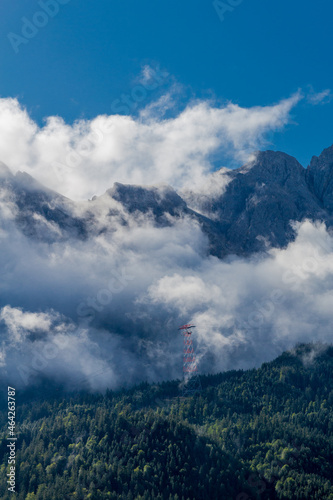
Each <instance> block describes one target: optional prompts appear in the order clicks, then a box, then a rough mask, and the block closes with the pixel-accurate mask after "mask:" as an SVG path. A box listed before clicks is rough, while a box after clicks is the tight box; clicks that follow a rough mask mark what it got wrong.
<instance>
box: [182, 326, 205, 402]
mask: <svg viewBox="0 0 333 500" xmlns="http://www.w3.org/2000/svg"><path fill="white" fill-rule="evenodd" d="M192 328H195V326H194V325H184V326H181V327H179V328H178V330H181V331H182V334H183V337H184V354H183V356H184V357H183V390H182V393H183V397H187V396H192V395H193V394H195V393H197V392H200V391H201V389H202V388H201V381H200V377H199V375H198V362H197V359H196V356H195V352H194V347H193V340H192Z"/></svg>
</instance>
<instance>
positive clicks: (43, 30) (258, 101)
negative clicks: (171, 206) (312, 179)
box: [0, 0, 333, 165]
mask: <svg viewBox="0 0 333 500" xmlns="http://www.w3.org/2000/svg"><path fill="white" fill-rule="evenodd" d="M53 1H57V0H53ZM61 3H62V4H61V5H60V0H59V2H58V1H57V5H58V7H59V12H58V13H57V14H56V15H55V16H54V17H53V18H51V17H49V18H48V19H47V24H46V25H45V26H44V27H40V28H38V30H37V32H36V34H35V35H34V36H32V37H31V39H29V40H28V43H22V44H20V45H19V46H17V49H18V53H15V51H14V48H13V41H12V42H11V41H10V40H9V38H8V33H14V34H16V35H20V36H21V35H22V28H23V26H24V21H22V18H23V17H25V18H26V19H28V20H29V21H31V20H33V18H34V15H35V14H36V12H38V11H40V10H41V7H40V5H39V3H38V2H35V1H31V0H12V2H10V3H6V4H4V3H2V4H1V6H0V15H1V25H2V30H1V37H0V57H1V59H0V63H1V69H2V71H1V78H0V96H1V97H17V98H18V100H19V101H20V103H21V104H22V105H24V106H25V107H26V108H27V110H28V112H29V114H30V116H31V117H32V118H33V119H34V120H36V121H37V122H38V123H40V124H42V123H43V118H44V117H47V116H51V115H59V116H62V117H63V118H64V119H65V121H66V122H68V123H72V122H73V121H74V120H76V119H78V118H87V119H92V118H94V117H95V116H96V115H99V114H104V113H106V114H109V113H112V104H113V103H114V102H115V100H116V99H119V98H120V96H121V95H123V94H125V95H128V94H130V93H131V91H132V89H133V86H135V85H136V84H137V81H138V77H139V75H140V72H141V70H142V68H143V67H144V66H145V65H150V66H153V67H155V66H156V65H159V66H160V67H161V68H163V70H165V71H167V72H168V73H169V75H170V79H169V80H168V81H166V82H165V85H164V86H163V85H162V86H161V87H160V88H159V89H158V90H156V91H151V92H150V93H149V95H148V96H147V98H146V100H145V104H147V99H149V100H154V99H155V98H157V97H159V96H160V94H161V93H162V92H163V91H164V90H165V91H166V89H167V87H168V86H169V85H171V84H172V83H174V82H177V84H178V86H179V87H178V88H181V92H180V93H179V95H178V105H179V106H180V107H182V106H185V105H186V103H187V102H188V101H189V100H190V99H193V98H197V99H206V98H214V99H216V102H217V103H220V104H221V105H223V104H224V103H225V102H228V101H231V102H233V103H235V104H239V105H240V106H242V107H252V106H266V105H271V104H275V103H277V102H279V101H280V100H281V99H284V98H288V97H289V96H290V95H292V94H294V93H295V92H296V91H297V90H298V89H302V91H303V93H305V94H306V95H309V94H311V93H312V92H315V93H320V92H322V91H324V90H326V89H331V88H333V83H332V76H333V69H332V64H331V58H332V46H333V44H332V38H333V30H332V28H331V21H332V18H333V5H332V2H329V1H328V0H326V1H325V0H319V1H317V2H316V3H314V2H304V1H301V0H294V1H293V2H290V1H287V0H275V1H270V2H267V1H263V0H243V1H242V2H239V1H238V2H237V1H235V0H230V3H232V4H233V5H235V4H237V3H239V5H238V6H236V7H234V8H233V10H232V11H230V12H226V14H225V16H224V17H225V18H224V20H223V22H221V20H220V19H219V16H218V14H217V12H216V10H215V8H214V6H213V3H212V2H211V1H210V0H209V1H204V0H181V1H179V0H178V1H176V0H169V1H168V2H161V1H159V2H157V1H156V0H155V1H151V0H146V1H145V0H143V1H141V2H138V1H137V0H128V1H127V2H124V1H121V0H99V1H87V0H86V1H82V0H81V1H79V0H69V1H67V3H66V0H62V1H61ZM226 3H228V2H227V1H226ZM37 19H38V18H37ZM40 22H41V23H43V18H41V19H40ZM332 110H333V101H330V99H329V98H326V99H325V100H324V101H323V102H321V103H320V104H318V105H313V104H312V103H310V102H309V99H308V98H304V99H303V100H302V101H301V102H300V103H299V104H298V105H297V106H296V107H295V108H293V110H292V112H291V116H292V122H293V123H290V124H288V125H287V126H286V127H285V128H284V129H283V131H280V132H278V133H274V134H273V133H272V134H271V136H269V139H270V140H271V145H270V146H269V147H270V148H271V149H280V150H284V151H286V152H287V153H289V154H292V155H294V156H296V157H297V158H298V159H299V161H301V163H302V164H304V165H306V164H307V163H308V161H309V159H310V158H311V156H312V155H313V154H319V153H320V152H321V150H322V149H323V148H325V147H328V146H329V145H331V144H332V143H333V134H332Z"/></svg>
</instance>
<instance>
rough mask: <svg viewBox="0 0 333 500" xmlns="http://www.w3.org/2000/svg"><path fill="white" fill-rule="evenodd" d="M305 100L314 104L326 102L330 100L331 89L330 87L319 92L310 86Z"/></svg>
mask: <svg viewBox="0 0 333 500" xmlns="http://www.w3.org/2000/svg"><path fill="white" fill-rule="evenodd" d="M307 100H308V102H309V103H310V104H313V105H314V106H317V105H318V104H327V103H328V102H330V101H331V100H332V91H331V89H325V90H323V91H321V92H315V91H314V90H313V88H311V91H310V93H309V95H308V98H307Z"/></svg>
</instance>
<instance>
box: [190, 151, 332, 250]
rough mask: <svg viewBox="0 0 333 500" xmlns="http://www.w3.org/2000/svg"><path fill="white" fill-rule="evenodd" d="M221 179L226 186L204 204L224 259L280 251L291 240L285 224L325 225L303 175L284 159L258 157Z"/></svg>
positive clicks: (269, 153)
mask: <svg viewBox="0 0 333 500" xmlns="http://www.w3.org/2000/svg"><path fill="white" fill-rule="evenodd" d="M225 175H227V176H228V177H229V178H231V182H228V184H227V187H226V189H225V192H223V193H222V195H221V196H217V197H216V198H215V200H214V202H211V201H210V202H209V205H210V206H209V211H210V213H211V216H212V218H214V220H217V221H219V224H220V229H221V232H222V234H223V235H224V245H225V249H226V251H227V253H236V254H250V253H252V252H256V251H260V250H264V249H265V246H267V245H271V246H275V247H283V246H285V245H286V244H287V243H288V242H289V241H291V240H292V239H293V237H294V230H293V228H292V226H291V224H290V221H301V220H303V219H305V218H310V219H314V220H326V219H328V214H327V213H326V212H325V211H324V210H323V209H322V207H321V206H320V204H319V203H318V200H317V199H316V197H315V196H314V194H313V193H312V192H311V191H310V190H309V187H308V184H307V180H306V171H305V169H304V168H303V167H302V166H301V165H300V164H299V163H298V162H297V160H295V158H293V157H291V156H289V155H287V154H285V153H280V152H273V151H265V152H260V153H258V154H257V156H256V159H255V160H254V161H252V162H251V163H249V164H248V165H245V166H244V167H241V168H240V169H237V170H234V171H230V172H227V173H226V174H225ZM192 196H193V194H192ZM203 213H207V206H206V207H203Z"/></svg>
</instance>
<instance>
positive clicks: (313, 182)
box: [306, 146, 333, 212]
mask: <svg viewBox="0 0 333 500" xmlns="http://www.w3.org/2000/svg"><path fill="white" fill-rule="evenodd" d="M306 174H307V181H308V184H309V187H310V189H311V190H312V191H313V193H314V194H315V195H316V197H317V199H318V200H319V201H320V203H321V204H322V206H323V207H324V208H326V209H327V210H329V211H330V212H332V211H333V146H331V147H330V148H327V149H325V150H324V151H323V152H322V154H321V155H320V156H319V157H317V156H314V157H313V158H312V160H311V163H310V165H309V167H308V169H307V171H306Z"/></svg>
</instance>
